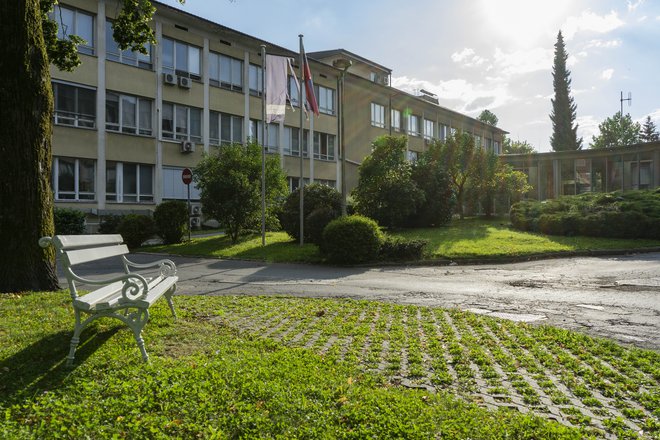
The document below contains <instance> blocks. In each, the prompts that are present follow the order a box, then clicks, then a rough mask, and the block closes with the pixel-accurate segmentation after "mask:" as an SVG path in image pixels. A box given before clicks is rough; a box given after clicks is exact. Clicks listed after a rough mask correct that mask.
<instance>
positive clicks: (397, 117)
mask: <svg viewBox="0 0 660 440" xmlns="http://www.w3.org/2000/svg"><path fill="white" fill-rule="evenodd" d="M390 113H391V115H390V118H391V119H390V122H391V124H392V129H393V130H394V131H401V112H400V111H399V110H394V109H392V111H391V112H390Z"/></svg>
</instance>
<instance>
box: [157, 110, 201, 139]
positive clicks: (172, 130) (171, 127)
mask: <svg viewBox="0 0 660 440" xmlns="http://www.w3.org/2000/svg"><path fill="white" fill-rule="evenodd" d="M162 122H163V138H166V139H178V140H182V141H194V142H201V141H202V109H200V108H195V107H186V106H184V105H180V104H170V103H167V102H164V103H163V119H162Z"/></svg>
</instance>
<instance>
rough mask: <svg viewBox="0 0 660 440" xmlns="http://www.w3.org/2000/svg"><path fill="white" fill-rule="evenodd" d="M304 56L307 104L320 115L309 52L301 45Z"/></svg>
mask: <svg viewBox="0 0 660 440" xmlns="http://www.w3.org/2000/svg"><path fill="white" fill-rule="evenodd" d="M301 49H302V56H303V60H304V61H303V63H304V66H303V78H302V81H303V82H304V83H305V94H306V95H307V106H308V107H309V109H310V110H311V111H312V112H314V114H315V115H316V116H318V115H319V105H318V103H317V101H316V95H315V94H314V82H313V81H312V72H311V71H310V70H309V62H308V61H307V54H306V53H305V48H304V47H303V46H302V45H301Z"/></svg>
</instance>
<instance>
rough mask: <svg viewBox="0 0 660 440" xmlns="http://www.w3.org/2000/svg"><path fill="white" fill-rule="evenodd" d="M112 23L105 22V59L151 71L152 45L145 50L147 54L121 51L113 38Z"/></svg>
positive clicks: (148, 45) (146, 46) (146, 45)
mask: <svg viewBox="0 0 660 440" xmlns="http://www.w3.org/2000/svg"><path fill="white" fill-rule="evenodd" d="M112 32H113V29H112V22H111V21H109V20H106V22H105V44H106V52H105V57H106V59H108V60H110V61H117V62H119V63H123V64H128V65H129V66H137V67H140V68H142V69H148V70H151V69H152V67H153V63H152V61H151V44H150V43H147V44H145V45H144V48H145V49H146V50H147V53H146V54H143V53H140V52H133V51H132V50H130V49H127V50H120V49H119V46H118V45H117V42H116V41H115V39H114V37H113V36H112Z"/></svg>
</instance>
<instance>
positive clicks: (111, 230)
mask: <svg viewBox="0 0 660 440" xmlns="http://www.w3.org/2000/svg"><path fill="white" fill-rule="evenodd" d="M123 219H124V216H123V215H115V214H108V215H104V216H103V217H101V224H100V225H99V234H118V233H119V232H118V231H119V224H120V223H121V221H122V220H123Z"/></svg>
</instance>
